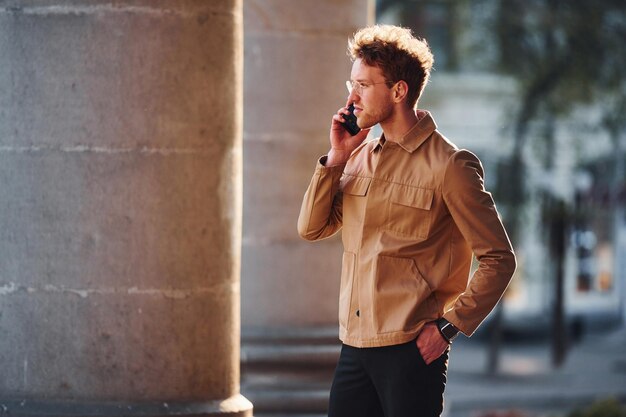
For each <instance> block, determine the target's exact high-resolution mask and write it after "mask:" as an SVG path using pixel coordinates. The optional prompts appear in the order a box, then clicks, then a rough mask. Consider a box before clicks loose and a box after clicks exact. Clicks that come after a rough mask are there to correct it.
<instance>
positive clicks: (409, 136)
mask: <svg viewBox="0 0 626 417" xmlns="http://www.w3.org/2000/svg"><path fill="white" fill-rule="evenodd" d="M416 115H417V118H418V120H417V123H415V125H414V126H413V127H412V128H411V129H410V130H409V131H408V132H407V133H406V134H405V135H404V136H402V137H401V138H400V139H399V140H397V141H394V142H396V143H397V144H398V145H400V147H401V148H402V149H404V150H405V151H407V152H409V153H413V152H414V151H415V150H416V149H417V148H419V147H420V146H421V145H422V143H424V142H425V141H426V139H428V138H429V137H430V135H431V134H432V133H433V132H434V131H435V130H436V129H437V124H436V123H435V120H434V119H433V117H432V116H431V114H430V112H428V111H426V110H417V111H416ZM386 141H387V140H386V139H385V134H384V133H383V134H382V135H381V137H380V138H379V139H378V143H377V144H376V145H375V146H374V147H373V148H372V151H373V150H375V149H376V148H378V147H379V146H380V147H382V146H383V145H384V144H385V142H386Z"/></svg>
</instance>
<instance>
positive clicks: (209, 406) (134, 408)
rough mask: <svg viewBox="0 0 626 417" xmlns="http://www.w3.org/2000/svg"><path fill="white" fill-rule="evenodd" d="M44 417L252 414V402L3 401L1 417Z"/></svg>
mask: <svg viewBox="0 0 626 417" xmlns="http://www.w3.org/2000/svg"><path fill="white" fill-rule="evenodd" d="M5 415H7V416H17V417H25V416H29V417H30V416H32V417H35V416H41V417H48V416H50V417H52V416H55V417H88V416H89V417H109V416H111V417H117V416H128V417H135V416H137V417H139V416H141V417H168V416H182V417H211V416H216V417H217V416H219V417H225V416H227V417H252V403H251V402H250V401H248V400H247V399H246V398H245V397H244V396H243V395H240V394H237V395H234V396H232V397H230V398H226V399H223V400H213V401H205V402H176V403H173V402H172V403H169V402H159V403H154V402H153V403H84V402H73V401H66V402H62V401H38V400H16V399H11V400H2V399H0V416H5Z"/></svg>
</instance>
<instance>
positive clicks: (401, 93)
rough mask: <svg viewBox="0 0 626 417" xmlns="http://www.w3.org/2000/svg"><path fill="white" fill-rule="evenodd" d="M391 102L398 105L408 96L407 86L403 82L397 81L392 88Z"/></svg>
mask: <svg viewBox="0 0 626 417" xmlns="http://www.w3.org/2000/svg"><path fill="white" fill-rule="evenodd" d="M392 88H393V101H394V102H396V103H400V102H401V101H402V100H404V99H406V96H407V95H408V94H409V85H408V84H407V83H406V81H404V80H400V81H398V82H397V83H396V84H395V85H394V86H393V87H392Z"/></svg>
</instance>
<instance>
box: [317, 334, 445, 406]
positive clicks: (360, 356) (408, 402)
mask: <svg viewBox="0 0 626 417" xmlns="http://www.w3.org/2000/svg"><path fill="white" fill-rule="evenodd" d="M447 369H448V351H446V352H445V353H444V354H443V355H441V357H439V358H438V359H437V360H435V361H434V362H432V363H431V364H430V365H426V363H425V362H424V360H423V359H422V355H421V354H420V352H419V349H418V348H417V345H416V344H415V340H412V341H410V342H408V343H403V344H401V345H394V346H385V347H376V348H355V347H351V346H347V345H343V346H342V348H341V355H340V356H339V362H338V364H337V369H336V370H335V377H334V380H333V385H332V388H331V390H330V402H329V409H328V416H329V417H438V416H439V415H440V414H441V412H442V411H443V391H444V388H445V386H446V372H447Z"/></svg>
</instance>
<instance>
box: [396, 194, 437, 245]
mask: <svg viewBox="0 0 626 417" xmlns="http://www.w3.org/2000/svg"><path fill="white" fill-rule="evenodd" d="M433 197H434V190H431V189H428V188H419V187H412V186H410V185H397V184H393V185H392V186H391V192H390V196H389V203H388V212H387V213H388V214H387V222H386V226H387V227H386V229H388V230H391V231H393V232H395V233H396V234H399V235H402V236H407V237H411V238H417V239H426V238H427V237H428V233H429V231H430V223H431V218H432V211H431V208H432V203H433Z"/></svg>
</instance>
